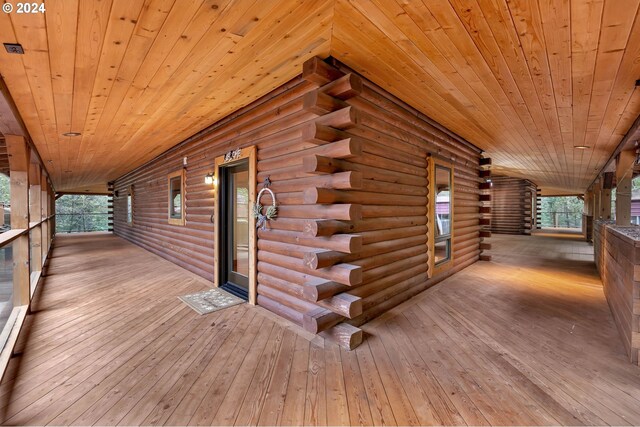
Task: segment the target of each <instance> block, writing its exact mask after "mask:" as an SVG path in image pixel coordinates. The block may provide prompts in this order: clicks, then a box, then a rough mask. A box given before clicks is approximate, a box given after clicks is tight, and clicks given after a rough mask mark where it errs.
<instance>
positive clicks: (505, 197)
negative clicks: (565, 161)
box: [491, 176, 536, 234]
mask: <svg viewBox="0 0 640 427" xmlns="http://www.w3.org/2000/svg"><path fill="white" fill-rule="evenodd" d="M491 183H492V188H491V193H492V198H491V231H492V232H493V233H502V234H531V229H532V228H533V227H535V215H534V213H535V211H534V210H533V201H534V198H535V196H536V185H535V184H534V183H532V182H531V181H529V180H526V179H521V178H513V177H508V176H493V177H492V178H491Z"/></svg>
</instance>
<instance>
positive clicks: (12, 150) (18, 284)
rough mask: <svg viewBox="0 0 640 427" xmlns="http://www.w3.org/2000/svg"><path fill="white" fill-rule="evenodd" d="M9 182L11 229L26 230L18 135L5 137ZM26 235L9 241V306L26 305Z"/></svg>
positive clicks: (23, 149) (25, 156) (25, 180)
mask: <svg viewBox="0 0 640 427" xmlns="http://www.w3.org/2000/svg"><path fill="white" fill-rule="evenodd" d="M5 141H6V144H7V152H8V154H9V169H10V179H11V180H10V182H11V228H12V229H25V230H26V229H28V228H29V159H30V150H29V147H28V145H27V141H26V140H25V138H24V137H22V136H17V135H5ZM30 298H31V292H30V277H29V233H25V234H24V235H22V236H20V237H18V238H17V239H16V240H15V241H14V242H13V301H14V302H13V305H14V306H16V307H17V306H21V305H27V304H29V301H30Z"/></svg>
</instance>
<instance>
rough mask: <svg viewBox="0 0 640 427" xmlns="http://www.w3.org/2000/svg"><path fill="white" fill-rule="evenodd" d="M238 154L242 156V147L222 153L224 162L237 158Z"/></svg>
mask: <svg viewBox="0 0 640 427" xmlns="http://www.w3.org/2000/svg"><path fill="white" fill-rule="evenodd" d="M240 156H242V148H236V149H235V150H231V151H229V152H228V153H227V154H225V155H224V163H229V162H232V161H234V160H238V159H239V158H240Z"/></svg>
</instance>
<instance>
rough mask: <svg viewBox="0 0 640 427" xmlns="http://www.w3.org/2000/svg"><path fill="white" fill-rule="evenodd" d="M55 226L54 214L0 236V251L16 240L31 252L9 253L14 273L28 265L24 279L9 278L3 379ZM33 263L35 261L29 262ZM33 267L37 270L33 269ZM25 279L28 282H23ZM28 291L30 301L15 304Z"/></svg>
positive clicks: (1, 336) (0, 341)
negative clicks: (11, 300) (9, 291)
mask: <svg viewBox="0 0 640 427" xmlns="http://www.w3.org/2000/svg"><path fill="white" fill-rule="evenodd" d="M54 223H55V214H54V215H49V216H47V217H45V218H42V219H41V220H39V221H32V222H30V223H29V228H22V229H13V230H9V231H7V232H5V233H2V234H0V250H5V249H7V248H9V247H11V245H12V244H13V243H14V242H16V241H17V240H18V239H26V241H27V242H28V246H27V247H28V248H31V250H30V251H28V252H27V254H30V257H24V256H21V253H20V252H19V251H16V252H17V253H16V252H14V254H12V259H11V261H12V264H13V266H12V268H13V270H14V272H15V270H16V269H19V268H24V266H25V265H26V266H28V271H29V274H28V275H27V276H25V275H23V274H12V275H11V277H10V279H11V286H12V287H13V295H12V299H13V303H14V304H13V308H12V310H11V313H10V314H9V316H8V318H7V320H6V323H5V324H4V325H0V327H2V332H0V348H1V350H0V370H1V372H2V376H4V372H5V370H6V368H7V365H8V364H9V360H10V359H11V355H12V353H13V348H14V346H15V344H16V342H17V340H18V336H19V335H20V330H21V329H22V325H23V324H24V321H25V319H26V317H27V314H28V312H29V307H30V305H31V300H32V298H33V295H34V293H35V291H36V289H37V287H38V284H39V283H40V279H41V278H42V277H43V276H42V271H43V269H44V265H45V263H46V261H47V258H48V256H49V251H50V249H51V242H52V237H53V233H52V232H50V230H51V231H52V230H53V229H54ZM12 252H13V251H12ZM38 254H40V256H41V257H42V259H41V260H40V261H39V262H38V260H35V259H34V257H37V256H38ZM16 255H17V256H16ZM29 258H31V259H29ZM32 260H34V261H35V262H32ZM34 267H36V268H37V269H34ZM25 278H26V279H27V280H25ZM0 285H1V284H0ZM27 292H28V295H29V300H28V301H27V302H26V303H24V304H15V302H16V301H17V300H18V299H17V298H16V295H17V294H23V295H24V294H25V293H27ZM0 378H1V377H0Z"/></svg>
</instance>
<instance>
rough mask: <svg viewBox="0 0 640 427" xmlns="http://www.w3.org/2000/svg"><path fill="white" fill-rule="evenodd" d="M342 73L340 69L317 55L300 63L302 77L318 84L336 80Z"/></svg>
mask: <svg viewBox="0 0 640 427" xmlns="http://www.w3.org/2000/svg"><path fill="white" fill-rule="evenodd" d="M343 75H344V73H343V72H342V71H340V70H338V69H337V68H336V67H334V66H332V65H329V64H327V63H326V62H324V61H323V60H322V59H320V58H317V57H313V58H311V59H308V60H306V61H305V62H304V64H302V78H303V79H305V80H306V81H308V82H312V83H315V84H316V85H318V86H322V85H325V84H327V83H329V82H331V81H334V80H337V79H339V78H340V77H342V76H343Z"/></svg>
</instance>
